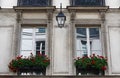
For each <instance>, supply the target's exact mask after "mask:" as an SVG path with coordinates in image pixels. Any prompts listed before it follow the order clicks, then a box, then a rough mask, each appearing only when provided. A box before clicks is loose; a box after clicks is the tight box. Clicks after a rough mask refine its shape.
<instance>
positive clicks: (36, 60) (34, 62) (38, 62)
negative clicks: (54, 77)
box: [9, 53, 50, 72]
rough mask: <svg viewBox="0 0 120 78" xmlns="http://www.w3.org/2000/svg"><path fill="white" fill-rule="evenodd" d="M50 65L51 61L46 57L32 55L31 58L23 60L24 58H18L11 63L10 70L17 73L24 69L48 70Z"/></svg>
mask: <svg viewBox="0 0 120 78" xmlns="http://www.w3.org/2000/svg"><path fill="white" fill-rule="evenodd" d="M49 64H50V60H49V58H48V57H47V56H46V55H42V54H37V55H36V56H33V54H32V53H31V55H30V57H28V58H22V56H17V57H16V58H15V59H13V60H12V61H11V62H10V63H9V69H10V70H12V71H13V72H16V71H17V70H18V69H19V68H23V67H30V68H31V67H40V68H46V67H47V66H48V65H49Z"/></svg>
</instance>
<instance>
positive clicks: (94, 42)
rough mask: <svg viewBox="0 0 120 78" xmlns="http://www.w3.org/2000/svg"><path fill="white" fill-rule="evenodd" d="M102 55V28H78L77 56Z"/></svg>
mask: <svg viewBox="0 0 120 78" xmlns="http://www.w3.org/2000/svg"><path fill="white" fill-rule="evenodd" d="M93 53H95V54H97V55H101V54H102V52H101V42H100V28H82V27H79V28H76V55H77V57H79V56H80V57H81V56H89V55H91V54H93Z"/></svg>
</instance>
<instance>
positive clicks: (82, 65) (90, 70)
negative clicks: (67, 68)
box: [74, 54, 107, 75]
mask: <svg viewBox="0 0 120 78" xmlns="http://www.w3.org/2000/svg"><path fill="white" fill-rule="evenodd" d="M74 64H75V66H76V75H79V73H81V75H104V74H105V73H104V72H105V70H106V68H107V60H106V58H105V57H103V56H99V55H97V56H96V55H95V54H93V55H92V56H90V57H87V56H84V57H82V58H80V57H78V58H77V59H75V62H74Z"/></svg>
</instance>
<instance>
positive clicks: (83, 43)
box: [76, 28, 87, 56]
mask: <svg viewBox="0 0 120 78" xmlns="http://www.w3.org/2000/svg"><path fill="white" fill-rule="evenodd" d="M76 51H77V56H86V55H87V35H86V28H77V29H76Z"/></svg>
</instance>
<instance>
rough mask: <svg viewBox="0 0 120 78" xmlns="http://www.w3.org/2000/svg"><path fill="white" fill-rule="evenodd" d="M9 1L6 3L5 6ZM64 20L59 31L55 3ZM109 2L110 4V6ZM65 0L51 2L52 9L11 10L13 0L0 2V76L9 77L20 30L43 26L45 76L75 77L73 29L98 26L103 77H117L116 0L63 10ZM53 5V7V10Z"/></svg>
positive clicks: (119, 15) (119, 32)
mask: <svg viewBox="0 0 120 78" xmlns="http://www.w3.org/2000/svg"><path fill="white" fill-rule="evenodd" d="M5 1H6V2H5ZM9 2H10V3H9ZM61 2H62V3H63V8H64V9H62V10H63V12H64V14H65V15H66V17H67V19H66V22H65V26H64V27H63V28H59V27H58V26H57V22H56V15H57V14H58V13H59V9H58V8H59V3H61ZM112 2H114V3H113V4H114V5H113V4H112ZM69 5H70V4H69V0H67V1H64V0H61V1H57V0H53V7H43V8H41V7H30V8H29V7H28V8H25V7H22V8H21V7H14V8H11V7H12V6H17V4H16V0H9V1H8V0H1V7H2V9H1V10H0V36H1V37H0V38H1V39H0V65H1V67H0V75H11V74H14V73H11V72H10V71H9V69H8V63H9V61H10V60H11V59H12V58H15V56H16V55H18V54H20V39H21V28H22V27H26V26H27V27H28V26H31V27H34V26H39V25H43V26H45V27H47V30H48V32H47V36H48V38H47V46H46V47H47V53H46V54H47V55H48V56H49V57H50V60H51V63H50V66H49V67H48V68H47V75H75V74H76V72H75V66H74V63H73V62H74V60H73V58H75V56H76V53H75V28H76V27H77V26H80V25H82V26H89V27H90V26H99V27H100V28H101V42H102V51H103V55H104V56H106V57H107V59H108V68H107V70H106V75H120V61H119V59H120V49H119V42H120V39H119V38H120V22H119V21H120V9H119V8H118V7H119V5H120V1H119V0H114V1H112V0H106V5H107V6H109V8H108V7H107V6H106V7H94V8H93V7H91V8H90V7H87V8H86V7H85V8H84V7H79V8H77V7H73V8H71V7H67V6H69ZM54 6H56V8H55V7H54Z"/></svg>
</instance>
